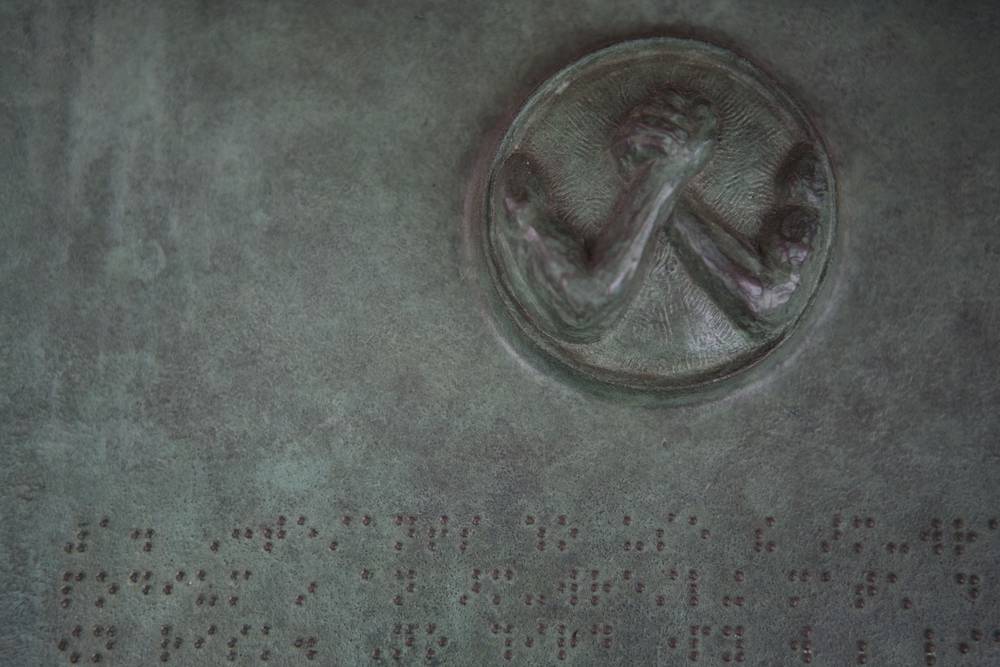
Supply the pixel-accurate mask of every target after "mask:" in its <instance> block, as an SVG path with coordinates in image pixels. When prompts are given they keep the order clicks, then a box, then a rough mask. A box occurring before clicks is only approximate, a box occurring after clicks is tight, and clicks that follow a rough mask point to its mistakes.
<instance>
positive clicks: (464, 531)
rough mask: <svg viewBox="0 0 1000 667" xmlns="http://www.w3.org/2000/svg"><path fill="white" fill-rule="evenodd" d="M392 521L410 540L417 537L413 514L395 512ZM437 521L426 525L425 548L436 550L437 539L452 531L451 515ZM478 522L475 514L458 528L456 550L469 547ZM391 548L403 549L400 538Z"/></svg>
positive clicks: (442, 516) (445, 515)
mask: <svg viewBox="0 0 1000 667" xmlns="http://www.w3.org/2000/svg"><path fill="white" fill-rule="evenodd" d="M362 523H363V524H364V520H363V519H362ZM393 523H394V524H395V525H396V526H406V537H407V538H409V539H411V540H416V539H417V535H418V530H417V527H416V524H417V517H416V516H415V515H412V514H410V515H405V516H404V515H403V514H397V515H396V516H395V518H394V519H393ZM437 523H438V524H439V525H438V526H428V527H427V530H426V533H427V549H428V550H429V551H436V550H437V544H438V540H443V539H445V538H447V537H448V536H449V535H451V534H452V533H450V532H449V531H448V526H449V525H450V524H451V523H452V520H451V517H449V516H448V515H447V514H442V515H441V516H439V517H438V519H437ZM480 523H482V517H480V516H479V515H478V514H477V515H475V516H473V517H472V519H471V520H470V522H469V524H470V525H468V526H462V527H461V528H460V529H459V531H458V535H459V538H460V539H459V543H458V550H459V551H461V552H463V553H464V552H465V551H466V549H468V548H469V536H470V534H471V532H472V530H473V529H474V528H475V527H478V526H479V525H480ZM345 525H350V522H348V523H347V524H345ZM364 525H368V524H364ZM335 544H336V543H333V544H331V546H330V548H331V549H336V546H335ZM392 548H393V550H394V551H402V550H403V542H402V541H401V540H396V541H395V542H394V543H393V545H392Z"/></svg>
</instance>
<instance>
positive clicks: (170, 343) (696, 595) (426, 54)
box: [0, 2, 1000, 665]
mask: <svg viewBox="0 0 1000 667" xmlns="http://www.w3.org/2000/svg"><path fill="white" fill-rule="evenodd" d="M0 13H2V18H0V31H2V35H0V45H2V46H0V48H2V51H3V53H2V60H0V63H2V64H0V92H2V95H0V104H2V107H0V109H2V113H0V142H2V161H0V166H2V172H0V204H2V205H0V211H2V212H0V225H2V228H0V229H2V237H0V238H2V243H0V275H2V297H0V298H2V309H0V444H2V452H3V456H4V465H3V466H2V467H0V482H2V483H0V489H2V496H0V497H2V501H0V503H2V506H0V507H2V516H3V522H2V537H0V581H2V591H3V592H2V593H0V662H2V663H3V664H10V665H26V664H64V663H68V662H69V660H70V657H71V655H72V654H73V653H74V652H78V653H79V655H80V659H81V662H87V661H90V660H91V659H92V655H93V654H94V653H101V654H102V659H103V661H104V662H105V663H107V664H122V665H134V664H150V663H153V662H156V661H159V660H161V659H166V660H167V661H168V662H170V663H172V664H219V663H220V662H225V661H226V659H227V658H228V657H229V655H230V652H233V653H234V656H233V659H234V662H236V663H237V664H257V663H259V662H261V661H262V656H264V655H265V652H268V651H269V652H270V653H267V654H266V655H267V656H268V657H269V658H270V662H272V663H274V664H293V665H294V664H309V655H310V654H309V651H316V653H315V654H312V657H313V662H318V663H319V664H343V665H351V664H368V662H369V660H370V656H371V655H372V654H373V652H374V651H375V649H378V650H379V655H380V656H381V660H382V661H385V662H390V663H391V662H393V651H394V650H398V651H399V652H400V653H399V656H400V658H399V660H400V661H401V662H403V663H407V664H409V663H420V662H430V663H432V664H436V663H441V664H458V665H480V664H505V663H506V662H507V661H506V660H505V659H504V653H505V651H508V650H509V651H511V654H510V660H511V662H514V663H516V664H558V663H559V662H560V661H559V651H565V655H564V658H563V662H565V663H567V664H595V663H606V664H644V665H660V664H663V665H666V664H681V663H687V662H690V661H691V658H692V657H695V658H697V659H698V660H699V661H700V662H708V663H710V664H720V663H722V661H723V660H724V659H725V657H726V655H727V654H728V655H729V657H730V659H732V660H734V661H735V660H736V658H737V654H739V655H740V657H741V658H742V659H743V660H744V661H745V662H746V663H748V664H768V665H770V664H793V663H796V662H800V661H802V660H803V649H804V644H803V641H809V642H810V643H809V648H810V650H811V655H812V658H813V662H814V663H815V664H831V665H840V664H847V663H848V662H853V661H857V659H858V655H859V653H860V654H864V655H865V657H866V659H867V661H868V663H870V664H899V665H903V664H906V665H911V664H921V663H923V662H924V661H925V651H927V647H926V646H925V643H926V642H927V640H925V638H924V633H925V631H926V630H928V629H930V630H932V631H933V636H934V639H933V640H932V643H933V645H934V646H933V649H934V654H935V656H936V659H937V664H948V665H954V664H970V665H972V664H975V665H983V664H991V663H996V662H997V661H1000V638H998V639H995V638H994V633H995V632H996V631H998V630H1000V625H998V623H1000V621H998V617H997V612H998V609H1000V605H998V597H997V596H998V585H1000V582H998V581H997V571H998V570H997V561H998V558H1000V530H994V529H993V528H994V527H995V525H996V524H992V526H991V519H993V518H994V517H1000V503H998V494H997V490H996V475H997V472H998V468H1000V459H998V454H1000V450H998V445H997V437H998V433H1000V414H998V410H997V403H998V398H1000V396H998V393H1000V390H998V383H997V366H998V361H1000V358H998V357H1000V351H998V350H1000V347H998V346H997V327H998V325H1000V309H998V296H997V287H996V285H997V282H998V280H1000V268H998V267H1000V217H998V213H997V211H998V210H1000V192H998V189H997V180H998V165H1000V115H998V114H997V113H996V108H997V103H998V100H1000V92H998V88H997V84H996V81H997V74H998V71H1000V63H998V61H997V58H998V56H997V48H996V43H995V41H996V34H997V31H998V28H1000V12H998V11H997V9H996V8H995V6H993V7H991V6H990V3H980V5H979V6H977V5H976V4H975V3H962V4H960V5H959V4H956V5H955V6H954V7H950V6H949V4H948V3H930V2H928V3H920V2H909V3H906V2H896V3H879V6H878V7H875V6H873V5H872V3H863V2H857V3H837V5H836V6H834V5H832V4H830V3H824V2H809V3H802V2H766V3H765V2H760V3H757V2H747V3H743V2H739V3H736V2H677V3H668V2H632V3H619V2H615V3H611V2H607V3H605V2H546V3H534V2H512V3H471V2H470V3H458V2H456V3H416V2H414V3H389V2H384V3H347V2H336V3H312V4H307V3H273V2H272V3H263V2H261V3H241V4H240V5H239V6H237V5H235V4H228V3H227V4H225V5H223V4H221V3H202V4H194V3H187V2H172V3H161V4H149V3H143V4H142V5H140V4H138V3H101V4H94V5H77V4H71V3H61V2H60V3H31V4H21V3H5V4H4V6H3V8H2V9H0ZM692 32H693V34H695V35H698V36H701V37H704V38H708V39H711V40H713V41H715V42H717V43H720V44H722V45H724V46H728V47H730V48H733V49H735V50H737V51H738V52H740V53H742V54H744V55H746V56H748V57H749V58H751V59H752V60H753V61H754V62H755V63H756V64H758V65H759V66H761V67H762V68H763V69H765V70H766V71H768V72H769V73H771V74H772V75H773V76H774V77H775V78H776V79H777V80H779V81H780V82H782V83H783V84H784V85H785V86H786V88H787V89H788V90H789V91H790V92H791V93H792V94H793V96H795V97H796V98H797V99H798V100H799V101H800V102H801V103H802V104H803V106H804V107H805V108H806V109H808V110H809V111H810V112H811V114H812V116H813V120H814V122H815V124H816V126H817V127H818V128H819V130H820V132H821V133H822V134H823V136H824V137H825V139H826V141H827V143H828V149H829V151H830V153H831V156H832V159H833V160H834V166H835V169H836V173H837V176H838V179H839V188H840V193H839V194H840V216H841V217H840V223H841V232H842V236H841V239H840V243H839V246H838V248H837V256H836V257H835V258H834V266H833V269H832V272H831V274H830V275H829V277H828V280H829V283H828V285H827V292H826V294H825V296H824V298H823V299H822V300H821V301H820V302H819V303H818V304H817V308H816V309H815V311H814V312H813V313H812V317H811V319H810V322H809V323H808V330H807V331H806V332H805V335H803V336H802V337H801V338H800V339H799V340H798V341H797V343H796V344H795V349H794V351H793V352H792V353H791V354H789V355H787V357H786V358H785V359H784V361H783V362H782V363H781V364H779V365H778V366H777V367H775V368H773V369H771V371H770V372H769V373H768V374H766V375H764V376H762V377H760V378H758V379H757V380H755V381H754V382H753V383H752V384H750V385H748V386H746V387H744V388H741V389H739V390H737V391H733V392H731V393H728V394H727V395H725V396H723V397H721V398H718V399H716V400H712V401H707V402H702V403H698V404H694V405H688V406H685V407H649V406H646V407H640V406H635V405H633V404H631V403H629V402H625V401H616V400H614V399H612V398H607V397H598V396H595V395H593V394H590V393H586V392H580V391H577V390H576V389H575V388H574V387H572V386H568V385H566V384H563V383H561V382H559V381H554V380H553V379H552V378H550V377H548V376H547V375H546V374H545V373H544V372H539V371H538V369H536V368H534V367H532V366H531V365H530V364H525V363H524V362H523V361H521V360H519V359H518V358H517V357H515V356H513V355H512V354H510V352H509V351H508V350H507V349H506V348H505V347H504V346H503V345H502V344H501V343H500V342H499V341H498V339H497V337H496V336H495V335H494V331H493V329H492V327H491V325H490V322H489V319H488V317H486V315H485V313H484V305H483V300H482V298H481V295H480V294H478V293H477V291H476V284H475V277H474V276H467V275H463V266H465V263H464V259H463V253H464V250H463V245H462V234H461V230H462V218H463V212H464V210H465V205H466V202H465V197H466V193H467V192H468V189H469V187H470V178H471V177H472V174H473V169H474V166H475V164H476V160H477V157H478V156H479V154H480V152H481V150H482V148H483V145H484V141H486V139H487V137H488V136H490V134H491V133H492V132H494V131H495V130H496V128H497V126H498V125H499V124H501V123H502V122H503V121H504V119H506V118H508V117H509V115H510V114H511V113H512V112H513V111H514V110H515V109H516V106H517V104H518V102H519V101H520V100H522V99H524V97H525V96H526V95H527V94H528V93H529V92H530V90H531V89H532V87H533V86H534V85H537V84H539V83H540V82H541V81H542V80H544V78H545V77H546V76H548V75H549V74H551V73H552V72H554V71H556V70H557V69H558V68H560V67H561V66H563V65H565V64H567V63H569V62H571V61H572V60H573V59H575V58H576V57H577V56H579V55H581V54H582V53H585V52H587V51H589V50H592V49H594V48H597V47H599V46H601V45H604V44H607V43H609V42H613V41H616V40H619V39H624V38H627V37H635V36H645V35H653V34H690V33H692ZM282 515H283V516H285V517H286V522H285V525H284V526H281V525H279V521H278V517H279V516H282ZM397 515H398V516H399V520H398V522H399V525H397V518H396V517H397ZM300 516H302V517H303V522H302V525H299V522H298V518H299V517H300ZM365 516H368V517H370V519H369V521H368V525H365V519H364V517H365ZM411 516H412V517H413V519H412V523H411V519H410V517H411ZM443 516H447V517H448V518H447V521H443V520H442V517H443ZM838 516H839V517H840V523H839V524H838V523H837V521H838V519H837V517H838ZM348 517H349V519H348ZM476 517H478V519H477V518H476ZM560 517H565V519H561V518H560ZM626 517H628V520H626ZM768 517H771V518H773V521H772V522H769V521H768ZM855 517H857V521H855ZM104 518H106V519H107V525H106V526H102V525H101V522H102V519H104ZM869 518H870V519H871V522H870V523H869V521H868V520H869ZM935 520H938V521H940V528H938V524H936V523H933V522H934V521H935ZM771 524H773V525H771ZM869 525H871V527H869ZM149 529H152V536H151V537H148V538H147V537H146V534H147V530H149ZM444 529H447V532H446V533H445V531H444ZM541 529H544V532H543V533H540V532H539V531H540V530H541ZM574 529H575V530H574ZM411 530H412V533H411ZM135 531H139V532H138V533H136V532H135ZM233 531H238V537H233ZM247 531H250V532H249V533H248V532H247ZM281 531H284V533H283V534H282V535H281V536H279V533H280V532H281ZM310 531H315V535H313V534H312V533H311V532H310ZM757 531H759V532H757ZM837 531H839V533H838V532H837ZM133 535H134V536H135V537H134V538H133ZM560 541H562V542H563V543H564V544H563V545H562V548H560ZM640 541H641V542H642V543H643V546H642V551H639V545H638V543H639V542H640ZM147 542H148V543H149V546H148V547H146V546H145V545H146V543H147ZM215 542H218V545H217V547H216V548H215V550H213V548H212V545H213V543H215ZM334 542H336V548H335V549H331V548H330V547H331V546H333V544H332V543H334ZM397 542H398V543H399V545H400V546H399V548H398V550H397V547H396V544H397ZM463 542H465V547H464V550H463V547H462V543H463ZM268 543H270V544H271V547H270V548H271V550H270V551H267V550H266V545H267V544H268ZM432 543H433V548H432V546H431V544H432ZM540 543H544V545H541V544H540ZM658 543H662V546H660V547H659V549H658V548H657V547H658V546H659V544H658ZM824 543H826V544H827V545H828V546H824ZM80 545H84V550H83V551H82V552H81V549H80ZM904 545H905V547H906V548H905V550H904V548H903V546H904ZM939 545H940V546H939ZM147 549H148V551H147ZM827 549H828V550H827ZM494 569H496V570H497V573H496V574H497V578H496V579H495V580H494V578H493V570H494ZM199 570H204V572H205V574H204V579H203V580H202V579H199V578H198V572H199ZM476 570H479V571H480V574H479V575H478V577H479V578H478V579H477V578H476V577H477V575H476V573H475V571H476ZM508 570H509V571H510V573H509V575H508ZM574 570H576V575H575V576H576V579H574V578H573V574H574ZM592 570H594V571H596V572H597V573H596V574H593V575H592V572H591V571H592ZM234 571H235V572H236V574H237V576H236V579H235V580H234V579H233V578H232V576H233V575H232V573H233V572H234ZM737 571H740V572H741V573H742V581H738V579H740V578H741V577H740V576H738V575H737ZM803 571H805V572H806V574H805V576H804V577H803ZM81 572H82V573H83V577H82V579H80V580H79V581H78V580H77V579H78V578H79V573H81ZM101 572H104V573H105V577H104V580H103V581H101V580H100V576H99V575H100V574H101ZM133 572H135V573H136V577H135V578H136V579H137V581H136V582H132V581H131V580H130V575H131V574H132V573H133ZM147 572H149V579H148V580H147V579H146V578H145V577H146V573H147ZM248 572H249V577H248V575H247V573H248ZM890 575H892V576H890ZM973 577H975V578H973ZM64 579H68V580H67V581H64ZM803 579H805V581H803ZM595 583H596V584H597V586H596V590H592V588H593V584H595ZM312 584H315V586H312ZM411 584H412V586H411ZM639 584H641V586H640V585H639ZM168 585H169V586H170V588H166V589H165V587H166V586H168ZM574 585H575V586H576V587H577V588H576V590H573V586H574ZM112 586H116V587H117V588H115V592H113V593H112V592H111V590H110V589H111V588H112ZM145 586H149V589H148V592H146V593H145V594H144V593H143V588H144V587H145ZM858 586H861V588H860V589H859V588H858ZM65 587H68V590H65V591H64V590H63V589H64V588H65ZM409 588H412V589H413V590H408V589H409ZM475 588H478V589H479V592H475V591H474V589H475ZM528 595H531V596H533V597H531V598H526V596H528ZM574 595H575V596H576V604H573V597H574ZM213 596H214V598H213ZM299 596H302V598H301V599H300V598H299ZM463 596H465V603H464V604H463V603H462V600H463ZM539 596H544V601H540V600H539ZM593 596H597V597H598V600H597V602H596V603H593V601H592V600H591V598H592V597H593ZM660 596H662V598H660ZM233 598H235V600H233ZM100 600H103V606H98V603H99V601H100ZM213 600H214V602H213ZM737 600H739V602H741V603H742V604H737ZM858 600H860V601H861V606H858ZM528 601H530V602H531V604H528ZM694 602H696V603H697V604H693V603H694ZM64 605H65V606H64ZM413 624H416V625H418V627H412V625H413ZM429 624H433V626H434V627H433V628H428V625H429ZM77 625H79V626H80V633H79V634H80V636H79V637H76V636H74V634H73V630H74V628H75V626H77ZM212 625H214V626H215V627H216V632H215V633H214V634H209V627H210V626H212ZM244 625H246V626H247V629H246V634H243V630H244V627H243V626H244ZM109 626H114V637H113V638H112V639H111V640H110V641H113V642H114V645H113V646H112V647H111V648H110V649H108V648H107V647H106V644H107V641H109V638H108V628H109ZM164 626H169V627H164ZM264 626H268V627H269V630H268V632H267V634H265V633H264V631H263V628H264ZM540 626H542V627H540ZM560 626H562V632H561V633H560V630H559V628H560ZM691 626H697V629H696V631H697V632H698V636H697V637H693V636H692V635H691ZM737 629H738V631H737ZM807 629H808V630H809V632H806V630H807ZM429 630H430V631H429ZM976 630H979V631H981V632H982V633H983V636H982V638H981V639H979V640H976V639H975V638H974V635H975V631H976ZM95 631H97V632H98V633H99V634H100V636H95ZM411 631H412V634H408V633H409V632H411ZM595 631H596V634H593V633H594V632H595ZM703 633H707V634H703ZM574 634H575V637H574ZM738 634H739V635H742V637H738V636H737V635H738ZM408 637H412V640H410V642H411V643H412V646H407V641H408ZM441 637H446V639H445V641H443V642H442V641H441ZM177 638H180V640H181V641H180V644H179V645H177V644H176V643H175V642H176V641H177ZM199 638H202V639H203V642H204V643H203V644H202V645H201V648H197V647H196V645H197V644H198V639H199ZM232 639H235V640H236V641H235V642H233V646H232V647H230V646H229V645H228V644H229V643H230V641H231V640H232ZM507 639H510V646H507V645H506V640H507ZM63 640H64V641H65V644H64V648H65V650H63V651H60V646H59V645H60V642H61V641H63ZM164 640H166V642H167V647H166V648H164V647H162V646H161V643H162V642H163V641H164ZM311 640H312V641H311ZM529 640H530V645H529ZM560 640H561V642H562V643H560ZM605 640H608V642H607V644H608V646H605ZM692 640H697V641H696V642H694V643H692ZM793 641H794V642H798V643H797V644H793V643H792V642H793ZM859 642H862V643H860V644H859ZM672 643H675V644H676V648H671V644H672ZM963 645H964V648H965V650H966V651H967V652H965V653H962V652H961V651H962V647H963ZM428 649H431V650H433V654H428V652H427V651H428ZM692 651H697V655H695V656H691V655H690V654H691V652H692ZM163 654H166V655H165V656H164V655H163Z"/></svg>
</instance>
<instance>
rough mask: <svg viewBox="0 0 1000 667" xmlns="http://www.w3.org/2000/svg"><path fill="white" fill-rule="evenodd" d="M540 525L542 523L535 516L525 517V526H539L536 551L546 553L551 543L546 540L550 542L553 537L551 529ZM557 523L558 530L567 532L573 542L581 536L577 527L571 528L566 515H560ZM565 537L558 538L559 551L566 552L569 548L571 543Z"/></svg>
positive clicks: (557, 546)
mask: <svg viewBox="0 0 1000 667" xmlns="http://www.w3.org/2000/svg"><path fill="white" fill-rule="evenodd" d="M539 523H540V522H539V519H538V518H537V517H535V516H534V515H533V514H529V515H527V516H526V517H524V525H526V526H537V527H536V528H535V538H536V540H535V549H536V550H537V551H545V549H546V548H547V547H548V546H549V542H547V541H546V540H549V539H550V538H551V535H550V533H549V528H546V527H545V526H541V525H538V524H539ZM555 523H556V526H558V527H559V528H558V530H563V531H566V532H567V534H568V536H569V538H570V539H571V540H575V539H576V538H577V537H579V536H580V529H579V528H577V527H576V526H570V525H569V523H570V521H569V518H568V517H567V516H566V515H565V514H560V515H559V516H557V517H556V521H555ZM565 537H566V536H565V535H561V534H560V535H559V536H558V540H557V541H556V548H558V549H559V551H566V550H567V549H568V548H569V542H567V541H566V539H565Z"/></svg>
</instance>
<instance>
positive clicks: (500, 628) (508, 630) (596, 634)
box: [490, 621, 614, 660]
mask: <svg viewBox="0 0 1000 667" xmlns="http://www.w3.org/2000/svg"><path fill="white" fill-rule="evenodd" d="M555 630H556V641H555V648H556V657H557V658H558V659H559V660H565V659H566V658H567V656H568V653H567V649H569V650H572V649H575V648H577V646H579V645H580V643H581V642H582V640H581V638H580V637H581V633H582V632H583V631H582V630H580V629H576V630H573V631H572V632H569V633H568V635H569V636H568V637H567V632H568V628H567V627H566V624H565V623H558V624H556V626H555ZM548 631H549V626H548V624H546V623H545V622H542V621H539V622H538V624H537V625H536V626H535V632H536V633H537V634H538V635H539V636H542V637H544V636H546V635H547V633H548ZM490 632H492V633H493V634H495V635H504V640H503V645H504V652H503V658H504V660H512V659H513V657H514V645H515V642H514V637H512V636H511V635H513V634H514V626H513V625H512V624H510V623H508V624H506V625H501V624H500V623H492V624H490ZM613 633H614V627H613V626H612V625H610V624H607V623H602V624H597V623H594V624H592V625H591V626H590V635H591V637H592V638H593V640H594V641H595V642H596V644H597V646H599V647H600V648H602V649H605V650H607V649H610V648H611V647H612V646H613V645H614V641H613V639H612V634H613ZM541 643H542V642H541V641H538V642H536V641H535V639H534V638H533V637H532V636H530V635H527V636H526V637H525V638H524V642H523V644H524V647H525V648H526V649H532V648H534V647H535V646H536V645H540V644H541Z"/></svg>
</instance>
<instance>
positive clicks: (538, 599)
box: [458, 567, 545, 607]
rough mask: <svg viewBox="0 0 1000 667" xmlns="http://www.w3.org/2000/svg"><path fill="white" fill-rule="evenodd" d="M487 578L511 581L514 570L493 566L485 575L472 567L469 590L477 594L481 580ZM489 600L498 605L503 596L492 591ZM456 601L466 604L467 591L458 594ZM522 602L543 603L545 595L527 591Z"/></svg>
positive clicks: (501, 581) (481, 588)
mask: <svg viewBox="0 0 1000 667" xmlns="http://www.w3.org/2000/svg"><path fill="white" fill-rule="evenodd" d="M489 578H492V580H493V581H495V582H498V583H504V582H511V581H513V580H514V570H512V569H510V568H504V569H503V570H501V569H500V568H498V567H495V568H493V571H492V572H490V573H488V575H485V574H484V572H483V571H482V570H480V569H479V568H472V571H471V573H470V579H471V580H472V583H471V584H470V585H469V591H471V592H472V593H474V594H476V595H479V594H480V593H481V592H482V590H483V583H482V582H483V581H485V580H488V579H489ZM490 600H491V602H492V603H493V604H494V605H499V604H500V602H501V601H502V600H503V598H502V596H501V595H500V593H498V592H495V591H494V593H493V595H492V597H491V598H490ZM458 603H459V604H460V605H462V606H466V605H467V604H468V603H469V595H468V594H467V593H463V594H462V595H461V596H459V598H458ZM524 603H525V605H527V606H529V607H530V606H531V605H532V604H539V605H544V604H545V596H544V595H537V596H536V595H534V594H532V593H527V594H525V596H524Z"/></svg>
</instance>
